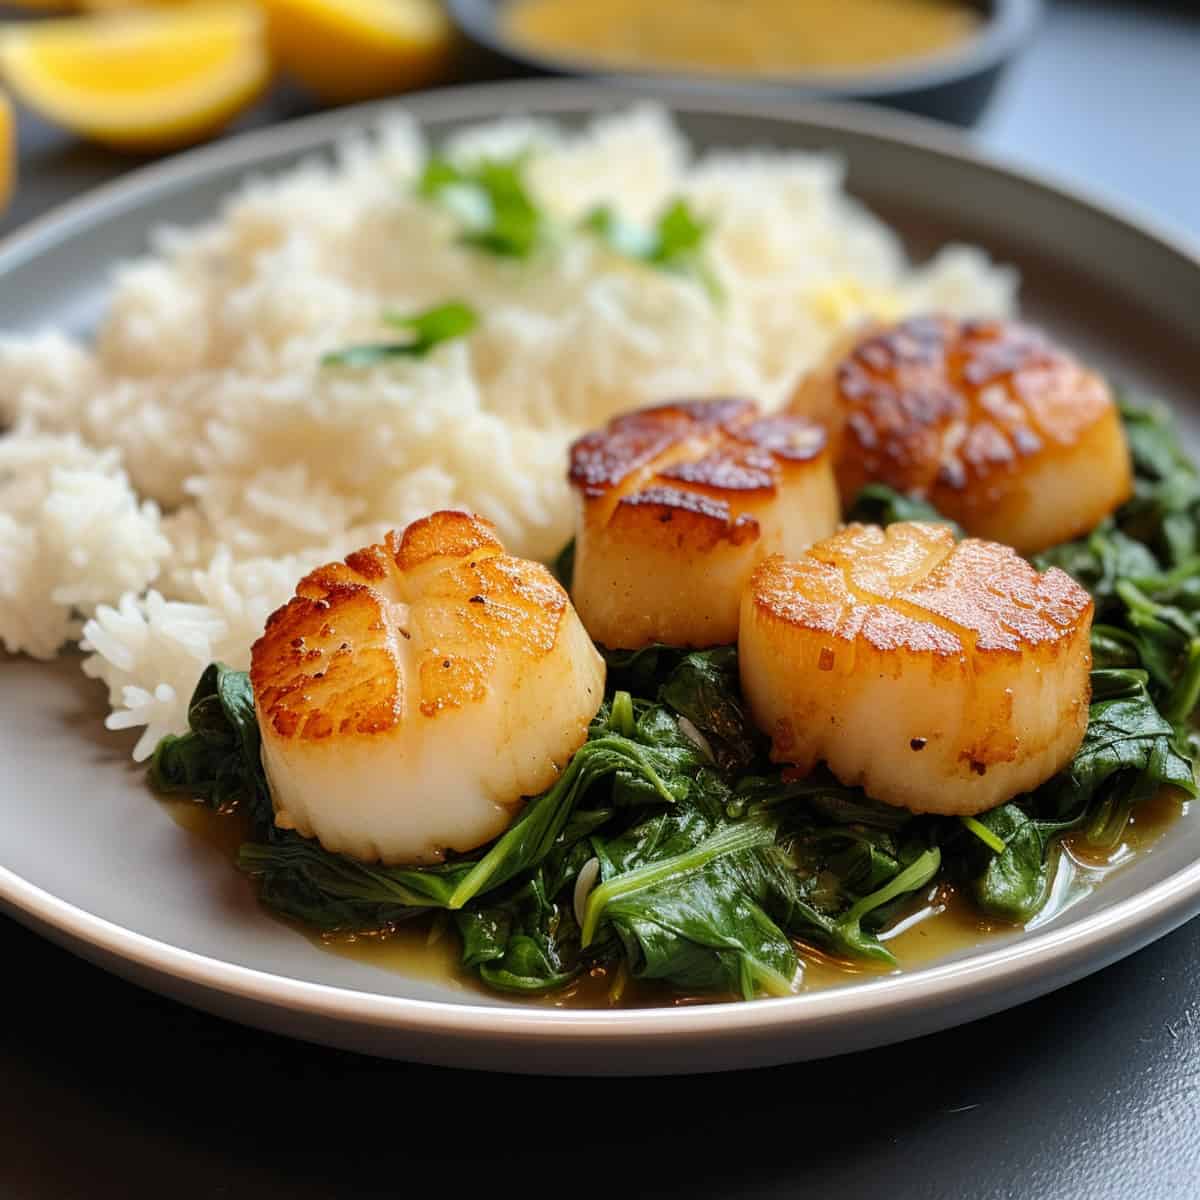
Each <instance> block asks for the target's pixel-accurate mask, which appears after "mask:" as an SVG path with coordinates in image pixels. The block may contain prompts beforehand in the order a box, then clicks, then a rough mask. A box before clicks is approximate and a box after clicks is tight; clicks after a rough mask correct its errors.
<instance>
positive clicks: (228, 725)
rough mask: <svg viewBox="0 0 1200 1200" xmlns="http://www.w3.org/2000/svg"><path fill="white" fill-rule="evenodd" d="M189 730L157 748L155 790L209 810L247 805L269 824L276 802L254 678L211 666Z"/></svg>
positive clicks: (152, 774)
mask: <svg viewBox="0 0 1200 1200" xmlns="http://www.w3.org/2000/svg"><path fill="white" fill-rule="evenodd" d="M188 725H189V731H188V732H187V733H185V734H182V735H180V736H176V735H175V734H167V736H166V737H164V738H163V739H162V740H161V741H160V742H159V743H158V745H157V746H156V747H155V749H154V755H153V757H152V758H151V759H150V766H149V769H148V772H147V774H148V777H149V780H150V786H151V787H152V788H153V789H154V790H155V791H156V792H163V793H185V794H186V795H188V796H191V797H192V798H194V799H198V800H201V801H203V802H204V803H205V804H207V805H208V806H209V807H210V808H215V809H228V808H233V807H235V806H237V805H245V806H246V807H247V808H248V810H249V812H250V816H251V818H252V819H253V821H254V822H255V824H256V825H259V826H261V825H262V824H263V823H264V821H265V822H267V823H269V822H270V820H271V817H272V813H271V798H270V795H269V793H268V791H267V781H266V776H265V775H264V774H263V768H262V759H261V745H262V743H261V739H260V736H259V731H258V719H257V717H256V715H255V712H254V692H253V689H252V688H251V687H250V677H249V675H247V674H246V672H245V671H234V670H232V669H231V668H229V667H227V666H225V664H224V663H212V664H210V665H209V666H208V667H207V668H206V669H205V670H204V673H203V674H202V675H201V676H200V681H199V682H198V683H197V684H196V690H195V691H194V692H193V693H192V698H191V701H190V702H189V704H188Z"/></svg>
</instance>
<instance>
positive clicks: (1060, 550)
mask: <svg viewBox="0 0 1200 1200" xmlns="http://www.w3.org/2000/svg"><path fill="white" fill-rule="evenodd" d="M1034 565H1035V566H1036V567H1037V569H1038V570H1039V571H1044V570H1046V568H1047V567H1058V568H1059V569H1060V570H1063V571H1066V573H1067V574H1068V575H1070V576H1071V578H1072V579H1074V580H1075V581H1076V582H1077V583H1080V584H1082V585H1083V586H1084V587H1085V588H1087V590H1088V591H1089V592H1091V593H1092V595H1093V596H1094V597H1095V598H1096V601H1097V604H1098V605H1099V606H1100V607H1101V608H1103V606H1104V605H1105V604H1106V602H1110V601H1112V600H1113V598H1114V597H1115V596H1116V591H1117V584H1118V582H1119V581H1121V580H1128V579H1140V578H1143V577H1154V576H1157V575H1158V573H1159V571H1160V567H1159V563H1158V559H1156V558H1155V556H1154V554H1153V553H1152V552H1151V551H1150V549H1149V548H1148V547H1147V546H1146V545H1144V544H1143V543H1142V542H1139V541H1136V540H1135V539H1134V538H1131V537H1129V536H1128V535H1127V534H1125V533H1123V532H1122V531H1121V530H1120V529H1119V528H1118V527H1117V525H1116V524H1115V523H1114V522H1113V521H1112V520H1106V521H1104V522H1103V523H1101V524H1100V525H1098V526H1097V527H1096V528H1095V529H1093V530H1092V532H1091V533H1090V534H1088V536H1087V537H1086V538H1080V539H1079V540H1078V541H1075V542H1064V543H1063V544H1062V545H1060V546H1054V547H1052V548H1051V549H1050V550H1047V551H1046V552H1045V553H1043V554H1039V555H1037V556H1036V557H1035V558H1034Z"/></svg>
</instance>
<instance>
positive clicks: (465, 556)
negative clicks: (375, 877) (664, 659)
mask: <svg viewBox="0 0 1200 1200" xmlns="http://www.w3.org/2000/svg"><path fill="white" fill-rule="evenodd" d="M250 677H251V682H252V684H253V687H254V700H255V706H256V709H257V713H258V721H259V725H260V727H261V730H262V743H263V750H262V757H263V765H264V767H265V768H266V773H267V779H268V782H269V783H270V787H271V795H272V799H273V801H274V805H275V823H276V825H278V826H280V827H281V828H284V829H296V830H298V831H299V832H300V833H302V834H305V835H306V836H309V837H316V838H317V839H319V841H320V842H321V844H322V845H323V846H324V847H325V848H326V849H328V850H334V851H338V852H342V853H345V854H350V855H353V856H354V857H356V858H360V859H364V860H381V861H383V862H385V863H435V862H438V861H439V860H441V859H442V857H443V856H444V854H445V852H446V851H447V850H456V851H467V850H471V849H473V848H474V847H476V846H479V845H481V844H483V843H484V842H487V841H489V840H490V839H492V838H494V837H496V836H497V835H499V834H500V833H502V832H503V831H504V829H505V828H506V827H507V826H508V825H509V824H510V823H511V822H512V820H513V818H514V817H515V816H516V815H517V813H518V812H519V811H520V809H521V807H522V798H523V797H525V796H530V795H533V794H536V793H538V792H541V791H543V790H545V789H546V788H547V787H549V786H550V785H551V784H552V783H553V782H554V780H555V779H556V778H557V777H558V775H559V773H560V772H561V771H562V769H563V767H564V766H565V765H566V763H567V761H568V760H569V759H570V757H571V755H572V754H573V753H574V751H575V750H576V749H578V748H579V746H580V745H582V744H583V742H584V741H585V740H586V738H587V729H588V723H589V722H590V720H591V718H592V717H593V716H594V715H595V713H596V711H597V709H598V708H599V707H600V702H601V699H602V697H603V694H604V664H603V661H602V660H601V658H600V656H599V654H597V652H596V649H595V647H594V646H593V645H592V643H591V641H590V640H589V638H588V636H587V633H586V632H585V631H584V628H583V626H582V625H581V624H580V621H579V618H578V617H577V616H576V614H575V610H574V609H573V608H572V607H571V602H570V600H569V599H568V598H567V594H566V593H565V592H564V591H563V589H562V588H561V587H560V586H559V585H558V583H557V582H556V581H555V580H554V578H553V577H552V576H551V575H550V573H549V572H548V571H547V570H546V569H545V567H543V566H541V565H539V564H538V563H533V562H528V561H526V560H524V559H520V558H513V557H512V556H510V555H507V554H505V553H504V547H503V546H502V545H501V544H500V542H499V540H498V539H497V538H496V536H495V534H494V532H493V531H492V527H491V525H489V524H488V523H487V522H486V521H483V520H480V519H479V518H478V517H473V516H470V515H468V514H466V513H461V512H437V513H434V514H433V515H432V516H429V517H425V518H424V519H422V520H420V521H416V522H414V523H413V524H412V525H410V526H409V527H408V528H407V529H406V530H405V531H404V533H403V534H402V535H401V534H395V533H392V534H388V536H387V538H386V539H385V541H384V543H383V544H382V545H375V546H368V547H367V548H366V549H363V550H358V551H356V552H355V553H354V554H351V555H349V557H347V559H346V560H345V562H344V563H339V562H335V563H331V564H329V565H328V566H324V567H320V568H319V569H317V570H316V571H313V572H312V574H310V575H308V576H307V577H306V578H304V579H302V580H301V581H300V583H299V585H298V586H297V588H296V595H295V597H294V598H293V599H292V600H290V601H289V602H288V603H287V604H286V605H285V606H284V607H283V608H281V609H279V610H278V611H277V612H275V613H274V614H273V615H272V616H271V617H270V619H269V620H268V621H267V628H266V632H265V633H264V634H263V636H262V637H261V638H259V640H258V641H257V642H256V643H255V644H254V649H253V652H252V665H251V672H250Z"/></svg>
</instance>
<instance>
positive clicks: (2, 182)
mask: <svg viewBox="0 0 1200 1200" xmlns="http://www.w3.org/2000/svg"><path fill="white" fill-rule="evenodd" d="M16 178H17V126H16V122H15V121H14V120H13V110H12V105H11V104H10V103H9V102H8V97H7V96H6V95H4V94H3V92H0V212H3V211H4V209H5V208H7V207H8V202H9V200H10V199H11V198H12V191H13V184H14V183H15V182H16Z"/></svg>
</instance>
